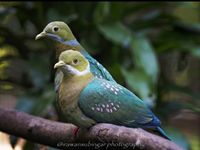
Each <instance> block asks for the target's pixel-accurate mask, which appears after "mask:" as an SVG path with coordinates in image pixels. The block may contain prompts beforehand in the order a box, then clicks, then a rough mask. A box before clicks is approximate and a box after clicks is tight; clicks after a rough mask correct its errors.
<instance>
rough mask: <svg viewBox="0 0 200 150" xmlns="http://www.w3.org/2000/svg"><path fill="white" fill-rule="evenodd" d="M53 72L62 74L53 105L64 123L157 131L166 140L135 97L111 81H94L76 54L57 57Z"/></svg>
mask: <svg viewBox="0 0 200 150" xmlns="http://www.w3.org/2000/svg"><path fill="white" fill-rule="evenodd" d="M54 68H57V69H59V70H60V71H62V72H63V75H64V76H63V78H62V81H61V84H60V87H59V90H58V93H57V96H58V98H57V103H58V108H59V111H60V112H61V114H62V116H63V118H64V121H66V122H69V123H73V124H75V125H77V126H78V127H80V128H89V127H91V126H92V125H94V124H97V123H111V124H116V125H122V126H126V127H133V128H134V127H140V128H144V129H154V130H157V131H158V132H159V133H160V134H161V135H162V136H163V137H165V138H167V139H169V138H168V137H167V135H166V134H165V132H164V131H163V130H162V128H161V127H160V124H161V123H160V121H159V119H158V118H157V117H156V116H155V115H154V114H153V112H152V111H151V110H150V109H149V108H148V107H147V106H146V105H145V103H144V102H143V101H142V100H141V99H139V98H138V97H137V96H136V95H135V94H133V93H132V92H131V91H129V90H128V89H126V88H125V87H123V86H121V85H119V84H117V83H116V82H113V81H108V80H105V79H100V78H97V77H94V75H93V74H92V73H91V72H90V63H89V62H88V60H87V59H86V58H85V57H84V56H83V55H82V54H81V53H80V52H78V51H73V50H67V51H64V52H62V53H61V55H60V57H59V61H58V62H57V63H56V64H55V65H54Z"/></svg>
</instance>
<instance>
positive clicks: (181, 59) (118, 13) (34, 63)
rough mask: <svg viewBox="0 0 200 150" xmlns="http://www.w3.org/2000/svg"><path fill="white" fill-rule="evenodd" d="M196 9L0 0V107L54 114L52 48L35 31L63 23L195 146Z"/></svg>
mask: <svg viewBox="0 0 200 150" xmlns="http://www.w3.org/2000/svg"><path fill="white" fill-rule="evenodd" d="M199 10H200V3H199V2H173V3H172V2H0V20H1V22H0V107H4V108H5V107H9V108H13V109H19V110H21V111H25V112H28V113H30V114H33V115H37V116H41V117H45V118H48V119H52V120H57V116H56V112H55V109H54V100H55V92H54V88H53V80H54V73H55V70H54V69H53V64H54V63H55V62H53V60H54V59H53V58H54V47H53V46H52V43H51V42H50V41H48V40H45V39H44V40H39V41H35V36H36V35H37V34H38V33H40V32H41V31H42V30H43V28H44V27H45V26H46V25H47V24H48V23H49V22H51V21H56V20H57V21H64V22H66V23H67V24H68V25H69V26H70V28H71V29H72V31H73V33H74V35H75V36H76V37H77V40H78V41H79V42H80V43H81V44H82V45H83V47H84V48H85V49H86V50H87V51H88V52H89V53H90V54H91V55H92V56H93V57H94V58H96V59H97V60H98V61H99V62H100V63H101V64H103V65H104V66H105V67H106V68H107V69H108V70H109V72H110V73H111V74H112V75H113V77H114V79H116V81H117V82H118V83H120V84H122V85H123V86H125V87H127V88H128V89H130V90H131V91H133V92H135V94H136V95H138V96H139V97H140V98H142V99H143V100H144V101H145V102H146V103H147V104H148V105H149V106H150V107H151V108H152V109H153V111H154V112H155V113H156V114H157V116H158V117H159V118H160V120H161V121H162V125H163V127H164V129H165V130H166V131H167V133H168V134H169V135H170V136H171V137H172V139H173V140H174V141H175V142H176V143H178V144H179V145H181V146H182V147H183V148H184V149H188V150H189V149H191V150H199V149H200V143H199V141H200V139H199V135H200V117H199V112H200V11H199ZM27 143H28V144H25V145H24V144H22V145H23V149H33V148H36V147H37V146H35V145H34V144H33V143H31V142H27ZM37 149H40V147H37ZM48 149H51V148H48Z"/></svg>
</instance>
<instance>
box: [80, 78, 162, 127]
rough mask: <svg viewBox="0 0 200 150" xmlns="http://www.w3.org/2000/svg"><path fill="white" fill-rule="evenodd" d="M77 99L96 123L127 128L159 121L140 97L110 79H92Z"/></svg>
mask: <svg viewBox="0 0 200 150" xmlns="http://www.w3.org/2000/svg"><path fill="white" fill-rule="evenodd" d="M78 102H79V107H80V108H81V110H82V111H83V113H84V114H85V115H86V116H88V117H90V118H92V119H93V120H95V121H96V122H99V123H112V124H117V125H124V126H129V127H142V126H148V125H149V126H157V125H159V124H160V122H159V120H158V119H157V118H156V117H155V116H154V115H153V113H152V112H151V111H150V110H149V109H148V108H147V106H146V105H145V104H144V103H143V101H142V100H140V99H139V98H138V97H137V96H135V95H134V94H133V93H132V92H130V91H129V90H127V89H126V88H124V87H122V86H121V85H119V84H117V83H114V82H111V81H106V80H102V79H97V78H95V79H94V80H93V81H91V82H90V83H89V84H88V85H87V87H85V88H84V90H83V91H82V92H81V94H80V97H79V101H78Z"/></svg>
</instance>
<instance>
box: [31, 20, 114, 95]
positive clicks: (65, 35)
mask: <svg viewBox="0 0 200 150" xmlns="http://www.w3.org/2000/svg"><path fill="white" fill-rule="evenodd" d="M42 37H49V38H50V39H52V40H53V43H54V44H55V49H56V57H58V56H59V55H60V53H61V52H62V51H63V50H69V49H72V50H75V51H79V52H80V53H81V54H82V55H83V56H84V57H86V58H87V59H88V61H89V63H90V69H91V72H92V74H93V75H94V76H95V77H98V78H103V79H106V80H109V81H114V82H115V80H114V79H113V77H112V76H111V74H110V73H109V72H108V71H107V70H106V69H105V68H104V67H103V66H102V65H101V64H100V63H99V62H97V60H96V59H94V58H93V57H92V56H90V55H89V53H88V52H87V51H86V50H85V49H84V48H83V47H82V46H81V45H80V43H79V42H78V41H77V40H76V38H75V37H74V35H73V33H72V31H71V30H70V28H69V26H68V25H67V24H66V23H64V22H61V21H54V22H51V23H49V24H48V25H47V26H46V27H45V28H44V30H43V31H42V32H41V33H40V34H38V35H37V36H36V38H35V39H36V40H37V39H40V38H42ZM62 76H63V74H62V72H60V71H58V72H56V77H55V90H56V91H57V90H58V87H59V85H60V82H61V79H62Z"/></svg>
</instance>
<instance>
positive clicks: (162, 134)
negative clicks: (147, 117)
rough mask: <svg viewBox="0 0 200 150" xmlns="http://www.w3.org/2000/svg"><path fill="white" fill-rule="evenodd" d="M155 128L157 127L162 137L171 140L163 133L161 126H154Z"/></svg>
mask: <svg viewBox="0 0 200 150" xmlns="http://www.w3.org/2000/svg"><path fill="white" fill-rule="evenodd" d="M156 129H157V131H158V133H159V134H160V135H161V136H162V137H164V138H166V139H168V140H170V141H171V139H170V138H169V137H168V136H167V134H166V133H165V131H164V130H163V129H162V128H161V127H156Z"/></svg>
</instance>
